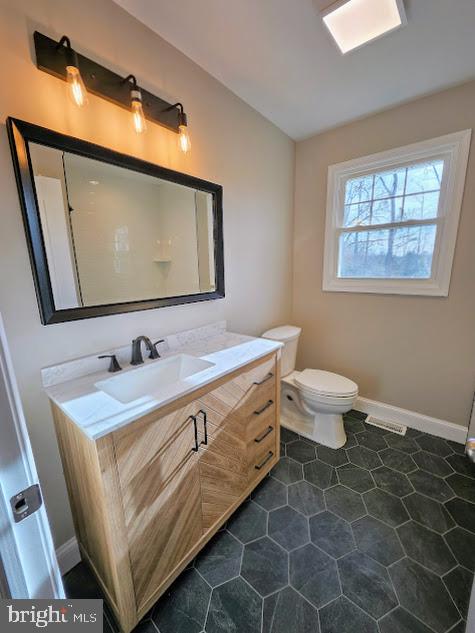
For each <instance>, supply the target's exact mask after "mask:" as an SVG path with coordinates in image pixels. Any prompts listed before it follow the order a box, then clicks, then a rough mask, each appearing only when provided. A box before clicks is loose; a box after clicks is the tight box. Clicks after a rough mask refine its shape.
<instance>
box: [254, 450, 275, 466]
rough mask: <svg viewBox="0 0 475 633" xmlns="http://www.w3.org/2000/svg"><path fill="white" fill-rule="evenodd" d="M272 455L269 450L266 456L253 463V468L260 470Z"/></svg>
mask: <svg viewBox="0 0 475 633" xmlns="http://www.w3.org/2000/svg"><path fill="white" fill-rule="evenodd" d="M273 457H274V453H273V452H272V451H269V452H268V453H267V457H266V458H265V459H264V460H263V461H262V462H261V463H260V464H256V465H255V469H256V470H260V469H261V468H264V466H265V465H266V464H267V462H268V461H269V460H271V459H272V458H273Z"/></svg>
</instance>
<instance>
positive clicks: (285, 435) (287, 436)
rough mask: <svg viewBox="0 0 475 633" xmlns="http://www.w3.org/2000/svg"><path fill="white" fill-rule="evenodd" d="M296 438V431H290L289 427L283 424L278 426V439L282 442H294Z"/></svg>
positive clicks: (297, 437)
mask: <svg viewBox="0 0 475 633" xmlns="http://www.w3.org/2000/svg"><path fill="white" fill-rule="evenodd" d="M298 439H300V438H299V436H298V435H297V433H294V431H290V430H289V429H286V428H285V427H283V426H281V427H280V440H281V441H282V442H284V444H289V443H290V442H295V441H296V440H298Z"/></svg>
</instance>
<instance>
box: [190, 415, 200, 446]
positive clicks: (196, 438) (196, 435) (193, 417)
mask: <svg viewBox="0 0 475 633" xmlns="http://www.w3.org/2000/svg"><path fill="white" fill-rule="evenodd" d="M188 419H189V420H193V426H194V429H195V445H194V446H193V448H192V449H191V450H192V451H193V453H197V452H198V450H199V448H200V444H199V442H198V424H197V421H196V415H190V417H189V418H188Z"/></svg>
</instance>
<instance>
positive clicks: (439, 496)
mask: <svg viewBox="0 0 475 633" xmlns="http://www.w3.org/2000/svg"><path fill="white" fill-rule="evenodd" d="M407 477H408V478H409V481H410V482H411V484H412V485H413V486H414V489H415V490H416V491H417V492H420V493H421V494H423V495H426V496H427V497H431V499H435V500H436V501H441V502H444V501H448V500H449V499H452V497H454V496H455V495H454V492H453V490H452V488H450V486H448V485H447V483H446V482H445V480H444V479H441V478H440V477H436V476H435V475H432V474H431V473H427V472H425V471H424V470H415V471H414V472H413V473H409V475H407Z"/></svg>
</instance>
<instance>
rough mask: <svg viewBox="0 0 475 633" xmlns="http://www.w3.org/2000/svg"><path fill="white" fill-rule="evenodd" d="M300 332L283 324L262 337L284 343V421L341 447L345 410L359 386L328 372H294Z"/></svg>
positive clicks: (297, 430)
mask: <svg viewBox="0 0 475 633" xmlns="http://www.w3.org/2000/svg"><path fill="white" fill-rule="evenodd" d="M301 331H302V330H301V328H299V327H295V326H294V325H283V326H281V327H277V328H274V329H272V330H268V331H267V332H264V334H263V335H262V338H267V339H271V340H273V341H280V342H282V343H284V347H283V349H282V383H281V388H282V389H281V399H282V400H281V401H282V405H281V423H282V425H283V426H285V427H286V428H289V429H291V430H292V431H295V432H296V433H298V434H299V435H302V436H304V437H308V438H310V439H312V440H314V441H315V442H318V443H319V444H323V445H324V446H328V447H330V448H341V447H342V446H344V444H345V443H346V433H345V429H344V427H343V413H346V412H347V411H349V410H350V409H352V408H353V406H354V404H355V402H356V398H357V397H358V385H357V384H356V383H354V382H353V381H352V380H349V379H348V378H345V377H343V376H339V375H338V374H333V373H331V372H329V371H322V370H320V369H304V370H303V371H295V359H296V356H297V346H298V341H299V336H300V332H301Z"/></svg>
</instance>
